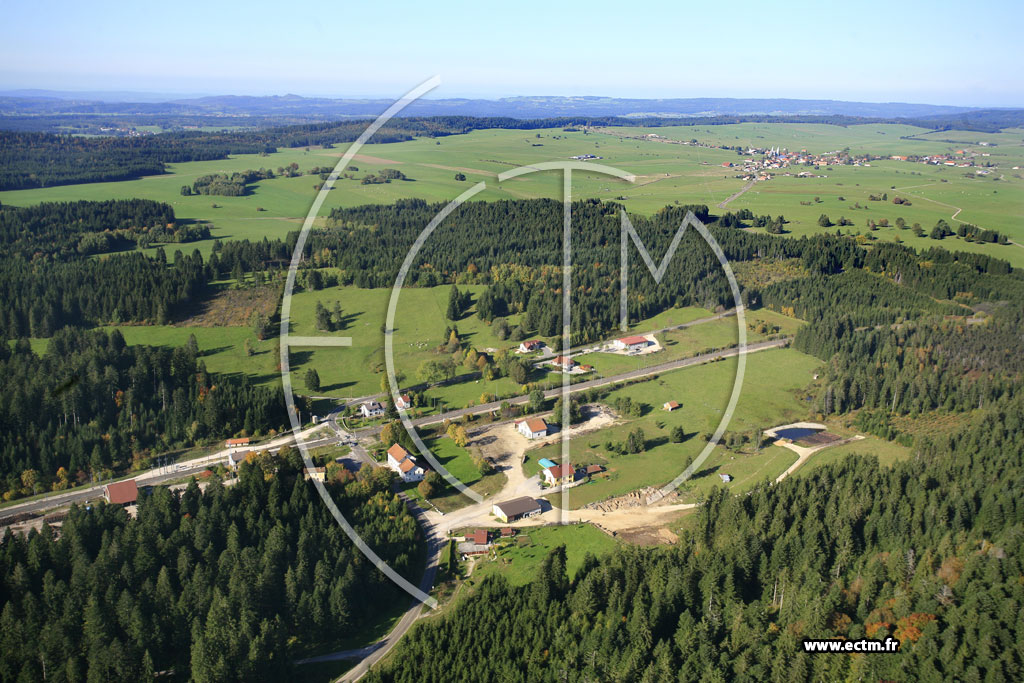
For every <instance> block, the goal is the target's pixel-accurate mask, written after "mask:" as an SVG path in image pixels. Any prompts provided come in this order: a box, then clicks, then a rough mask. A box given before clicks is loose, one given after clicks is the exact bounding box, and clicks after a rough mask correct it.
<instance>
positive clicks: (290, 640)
mask: <svg viewBox="0 0 1024 683" xmlns="http://www.w3.org/2000/svg"><path fill="white" fill-rule="evenodd" d="M282 457H283V461H282V462H281V463H280V465H279V466H278V467H277V471H276V473H275V474H274V475H273V476H272V477H271V478H269V480H267V478H266V477H265V475H264V472H263V470H262V469H260V468H259V467H258V466H255V465H252V466H250V465H249V464H243V465H242V470H241V474H240V480H239V481H238V483H237V484H235V485H234V486H230V487H225V486H224V485H222V484H221V483H220V481H219V480H218V479H216V478H215V479H213V480H212V481H211V482H210V484H209V485H208V486H207V487H206V490H205V491H204V492H200V489H199V486H198V485H197V484H196V483H195V481H194V480H193V482H192V483H191V484H190V485H189V487H188V488H187V489H185V490H184V491H180V492H174V493H172V492H171V491H170V490H168V489H167V488H163V487H156V488H154V489H153V490H152V492H151V493H150V494H148V495H144V496H143V498H142V500H141V502H140V505H139V513H138V517H137V518H135V519H131V518H129V516H128V515H127V514H126V512H125V511H124V510H123V509H122V508H121V507H119V506H111V505H105V504H103V503H101V504H99V505H96V506H93V507H91V508H81V507H74V508H72V510H71V512H70V514H69V516H68V518H67V520H66V521H65V522H64V524H63V526H62V527H61V529H60V532H59V535H55V532H54V531H53V530H52V529H51V528H50V527H48V526H47V527H44V529H43V532H42V533H36V532H32V533H31V534H29V536H28V537H27V538H25V537H21V536H15V535H13V534H11V533H10V531H8V532H7V535H6V536H5V537H4V539H3V542H2V543H0V603H2V606H0V680H4V681H25V682H28V681H43V680H46V681H96V682H107V681H125V682H132V683H134V682H137V681H138V682H141V681H155V680H194V681H197V682H209V683H222V682H225V681H281V680H284V679H285V678H286V677H287V676H289V675H290V673H291V669H292V664H291V663H292V660H293V659H294V658H296V657H298V656H301V655H302V654H305V653H308V652H309V651H310V650H312V649H314V648H317V647H318V646H321V645H323V644H327V645H332V644H334V643H336V642H338V641H339V640H341V639H344V638H346V637H351V636H355V635H358V634H359V633H360V631H361V629H365V628H366V627H367V626H368V625H369V624H371V623H374V620H375V619H376V618H377V617H378V615H379V614H380V612H381V611H382V610H386V609H388V608H389V607H390V606H392V605H394V604H396V603H400V604H402V605H404V604H405V600H406V599H407V596H406V595H405V593H404V592H401V589H398V588H396V587H395V586H394V585H393V584H392V583H391V581H390V580H389V579H388V578H387V577H385V576H384V575H383V574H381V573H380V572H379V571H377V569H376V568H375V567H374V566H373V565H372V564H371V563H370V562H369V561H367V560H366V559H365V558H364V557H363V555H362V554H361V553H360V552H359V551H358V550H356V549H355V548H354V547H353V546H352V544H351V543H350V542H349V541H348V539H347V538H346V537H345V535H344V532H342V531H341V529H340V528H339V527H338V525H337V524H336V523H335V522H334V520H333V519H332V518H331V515H330V513H329V512H328V511H327V508H326V506H324V504H323V502H322V501H320V499H319V497H318V496H317V494H316V492H315V491H314V490H313V486H312V485H311V484H310V483H309V482H307V481H304V480H303V478H302V475H301V466H302V461H301V458H298V457H297V453H295V452H293V453H292V454H291V455H290V456H282ZM387 475H389V473H388V472H387V471H386V470H378V471H375V472H373V473H372V475H371V474H368V475H367V476H366V477H365V478H362V479H361V480H359V481H356V480H352V481H349V482H348V483H345V484H340V483H339V484H331V485H329V487H328V488H329V490H330V491H331V493H332V495H333V497H334V499H335V501H336V502H337V503H338V505H339V506H340V507H341V509H342V510H344V512H345V514H346V515H348V519H350V520H352V521H353V524H354V525H355V526H356V528H357V529H358V532H359V533H360V535H361V536H362V538H363V539H364V540H366V542H367V543H369V544H371V545H372V546H374V547H375V548H377V549H378V552H379V553H380V554H381V555H382V556H383V557H384V558H385V559H386V560H387V561H388V562H389V563H390V564H391V566H392V567H394V568H395V569H396V570H397V571H399V572H401V573H403V574H406V575H413V574H414V573H415V572H417V571H419V570H420V569H419V566H420V564H421V563H422V560H421V559H420V554H419V553H420V551H419V550H418V547H419V545H421V543H422V542H421V540H420V532H419V530H418V527H417V526H416V522H415V520H414V519H413V517H412V516H411V515H410V514H409V513H408V512H407V511H406V509H405V505H404V503H402V502H401V501H400V500H399V499H398V498H397V497H395V496H394V495H393V494H392V493H390V491H389V486H390V481H391V477H390V476H387Z"/></svg>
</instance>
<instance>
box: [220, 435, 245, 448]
mask: <svg viewBox="0 0 1024 683" xmlns="http://www.w3.org/2000/svg"><path fill="white" fill-rule="evenodd" d="M224 445H225V446H227V447H228V448H242V447H243V446H248V445H249V437H247V436H243V437H241V438H238V439H228V440H227V441H225V442H224Z"/></svg>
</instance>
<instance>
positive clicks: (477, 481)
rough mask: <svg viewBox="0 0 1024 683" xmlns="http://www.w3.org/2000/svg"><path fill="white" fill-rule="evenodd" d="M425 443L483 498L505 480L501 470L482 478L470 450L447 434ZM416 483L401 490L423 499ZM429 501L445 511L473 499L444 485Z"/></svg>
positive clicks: (459, 478)
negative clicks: (442, 489)
mask: <svg viewBox="0 0 1024 683" xmlns="http://www.w3.org/2000/svg"><path fill="white" fill-rule="evenodd" d="M426 445H427V448H429V449H430V452H431V454H433V456H434V457H435V458H437V461H438V462H439V463H441V465H443V466H444V468H445V469H446V470H448V471H449V472H450V473H451V474H452V476H454V477H455V478H456V479H458V480H459V481H461V482H462V483H463V484H465V485H466V486H468V487H469V488H470V489H472V490H473V491H475V492H476V493H478V494H480V495H481V496H483V497H485V498H486V497H487V496H490V495H493V494H495V493H497V492H498V491H500V490H501V489H502V488H503V487H504V486H505V484H506V483H507V482H508V477H506V476H505V474H504V473H503V472H493V473H492V474H489V475H487V476H486V477H481V476H480V472H479V470H477V468H476V466H475V465H473V460H472V458H471V457H470V455H469V452H468V451H466V449H465V448H461V447H460V446H458V445H456V443H455V442H454V441H452V440H451V439H449V438H447V437H443V438H440V439H431V440H430V441H427V442H426ZM416 486H417V485H416V484H407V485H405V486H404V487H403V489H404V490H405V492H406V493H407V494H409V495H410V496H412V497H413V498H422V497H421V496H420V494H419V491H417V490H416ZM430 502H431V503H433V504H434V505H436V506H437V508H438V509H439V510H441V512H446V513H447V512H451V511H453V510H457V509H459V508H461V507H465V506H466V505H469V504H470V503H472V502H473V501H471V500H470V499H469V498H468V497H467V496H464V495H462V494H461V493H460V492H459V491H458V490H456V489H455V488H453V487H451V486H446V487H445V490H444V492H443V493H442V494H441V495H438V496H435V497H433V498H431V499H430Z"/></svg>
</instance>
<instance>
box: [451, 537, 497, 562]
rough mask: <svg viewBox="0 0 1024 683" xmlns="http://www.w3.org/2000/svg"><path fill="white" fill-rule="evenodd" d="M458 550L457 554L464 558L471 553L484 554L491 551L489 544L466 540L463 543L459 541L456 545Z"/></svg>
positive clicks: (470, 555) (471, 554)
mask: <svg viewBox="0 0 1024 683" xmlns="http://www.w3.org/2000/svg"><path fill="white" fill-rule="evenodd" d="M458 551H459V555H461V556H462V558H463V559H465V558H467V557H472V556H473V555H486V554H487V553H489V552H490V551H491V546H490V544H487V545H477V544H476V543H470V542H469V541H466V542H465V543H460V544H459V545H458Z"/></svg>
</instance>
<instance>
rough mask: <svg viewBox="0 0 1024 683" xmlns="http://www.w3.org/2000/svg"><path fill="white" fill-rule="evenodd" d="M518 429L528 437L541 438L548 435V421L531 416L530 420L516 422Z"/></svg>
mask: <svg viewBox="0 0 1024 683" xmlns="http://www.w3.org/2000/svg"><path fill="white" fill-rule="evenodd" d="M516 431H518V432H519V433H520V434H522V435H523V436H525V437H526V438H527V439H539V438H541V437H543V436H547V435H548V423H547V422H545V421H544V420H543V419H542V418H539V417H531V418H529V419H528V420H519V421H518V422H516Z"/></svg>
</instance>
